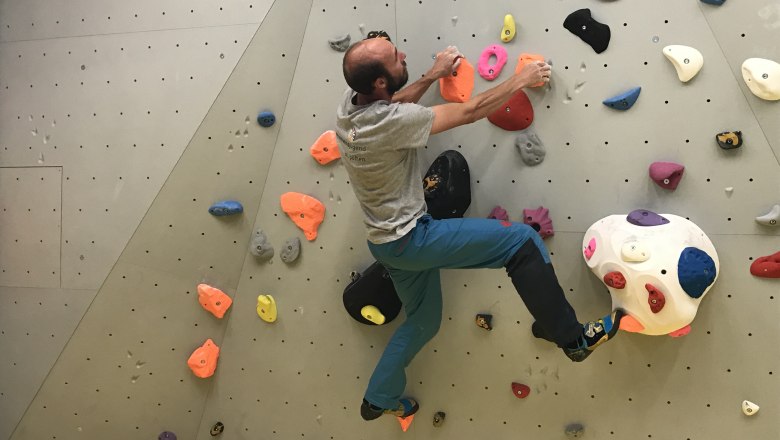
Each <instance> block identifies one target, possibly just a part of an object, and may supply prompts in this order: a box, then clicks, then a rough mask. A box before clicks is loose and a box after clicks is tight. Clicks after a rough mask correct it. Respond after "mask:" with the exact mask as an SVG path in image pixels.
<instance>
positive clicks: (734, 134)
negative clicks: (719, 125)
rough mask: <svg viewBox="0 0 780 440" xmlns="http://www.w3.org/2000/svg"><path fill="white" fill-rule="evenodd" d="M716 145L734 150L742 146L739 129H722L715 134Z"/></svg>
mask: <svg viewBox="0 0 780 440" xmlns="http://www.w3.org/2000/svg"><path fill="white" fill-rule="evenodd" d="M715 141H716V142H718V146H719V147H720V148H723V149H724V150H734V149H736V148H739V147H741V146H742V132H741V131H724V132H723V133H718V134H717V135H715Z"/></svg>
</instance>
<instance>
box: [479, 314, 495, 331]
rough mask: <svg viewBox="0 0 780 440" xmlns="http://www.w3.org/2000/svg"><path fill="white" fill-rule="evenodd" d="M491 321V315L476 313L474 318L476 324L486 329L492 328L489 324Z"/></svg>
mask: <svg viewBox="0 0 780 440" xmlns="http://www.w3.org/2000/svg"><path fill="white" fill-rule="evenodd" d="M491 321H493V315H483V314H478V315H477V318H476V322H477V326H478V327H482V328H484V329H485V330H488V331H490V330H493V327H492V326H491V325H490V323H491Z"/></svg>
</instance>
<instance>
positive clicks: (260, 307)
mask: <svg viewBox="0 0 780 440" xmlns="http://www.w3.org/2000/svg"><path fill="white" fill-rule="evenodd" d="M257 316H259V317H260V319H262V320H263V321H265V322H274V321H276V316H277V308H276V300H275V299H274V297H273V296H271V295H259V296H258V297H257Z"/></svg>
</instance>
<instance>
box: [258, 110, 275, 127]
mask: <svg viewBox="0 0 780 440" xmlns="http://www.w3.org/2000/svg"><path fill="white" fill-rule="evenodd" d="M275 122H276V116H274V114H273V113H271V112H261V113H260V114H259V115H257V123H258V124H260V125H262V126H263V127H270V126H272V125H274V123H275Z"/></svg>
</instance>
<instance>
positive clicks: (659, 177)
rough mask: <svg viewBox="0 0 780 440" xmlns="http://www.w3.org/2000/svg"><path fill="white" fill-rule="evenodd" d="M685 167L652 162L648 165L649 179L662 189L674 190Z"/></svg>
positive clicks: (669, 163)
mask: <svg viewBox="0 0 780 440" xmlns="http://www.w3.org/2000/svg"><path fill="white" fill-rule="evenodd" d="M683 171H685V167H684V166H683V165H680V164H679V163H674V162H653V163H652V164H650V178H651V179H653V182H655V183H657V184H658V186H660V187H661V188H664V189H670V190H674V189H676V188H677V185H678V184H679V183H680V179H682V176H683Z"/></svg>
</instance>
